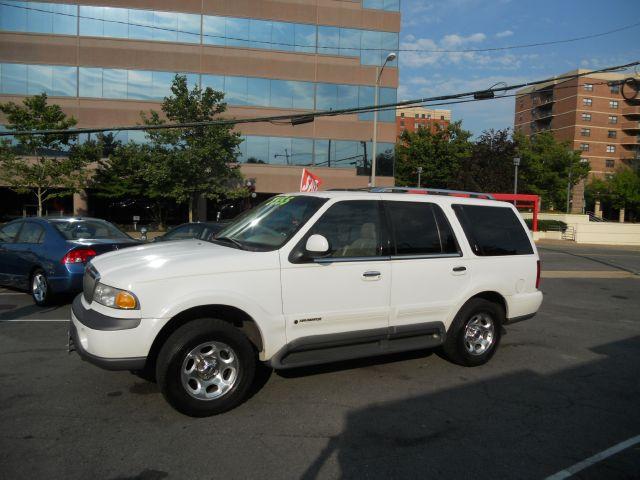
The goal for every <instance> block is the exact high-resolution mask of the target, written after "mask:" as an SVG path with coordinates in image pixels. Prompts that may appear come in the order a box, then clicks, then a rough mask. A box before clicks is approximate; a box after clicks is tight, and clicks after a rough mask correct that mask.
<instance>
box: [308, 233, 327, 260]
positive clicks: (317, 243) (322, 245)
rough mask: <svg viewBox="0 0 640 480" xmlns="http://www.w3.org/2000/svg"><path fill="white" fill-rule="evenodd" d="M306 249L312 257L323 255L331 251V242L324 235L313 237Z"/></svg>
mask: <svg viewBox="0 0 640 480" xmlns="http://www.w3.org/2000/svg"><path fill="white" fill-rule="evenodd" d="M304 249H305V250H306V251H307V253H310V254H312V255H322V254H324V253H327V252H328V251H329V241H328V240H327V239H326V237H324V236H322V235H318V234H316V235H311V236H310V237H309V238H308V239H307V244H306V245H305V247H304Z"/></svg>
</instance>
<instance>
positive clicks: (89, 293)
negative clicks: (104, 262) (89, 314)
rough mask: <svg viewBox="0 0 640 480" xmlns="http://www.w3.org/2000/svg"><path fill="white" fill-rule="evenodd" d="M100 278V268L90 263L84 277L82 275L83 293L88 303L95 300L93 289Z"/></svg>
mask: <svg viewBox="0 0 640 480" xmlns="http://www.w3.org/2000/svg"><path fill="white" fill-rule="evenodd" d="M99 278H100V275H98V270H96V269H95V267H94V266H93V265H91V263H89V264H88V265H87V268H85V270H84V277H82V295H83V296H84V299H85V300H86V301H87V303H91V301H92V300H93V291H94V290H95V288H96V283H98V279H99Z"/></svg>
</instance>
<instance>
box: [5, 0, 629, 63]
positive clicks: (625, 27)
mask: <svg viewBox="0 0 640 480" xmlns="http://www.w3.org/2000/svg"><path fill="white" fill-rule="evenodd" d="M0 5H4V6H6V7H12V8H19V9H23V10H30V11H36V12H44V13H49V14H52V15H61V16H66V17H72V18H80V19H84V20H95V21H101V22H109V23H113V24H118V25H128V26H132V27H140V28H150V29H153V30H158V31H164V32H171V33H183V34H188V35H198V36H202V37H203V38H204V37H206V38H217V39H221V40H232V41H237V42H246V43H247V45H246V46H249V45H248V44H250V43H253V44H268V45H277V46H282V47H294V48H295V47H299V48H317V49H323V50H357V51H376V52H380V51H387V50H389V49H388V48H371V47H341V46H320V45H310V44H309V45H304V44H298V43H287V42H273V41H267V40H251V39H248V38H241V37H227V36H224V35H212V34H208V33H204V32H190V31H185V30H180V29H177V28H168V27H160V26H156V25H147V24H144V23H131V22H128V21H127V22H125V21H122V20H111V19H104V18H97V17H91V16H85V15H79V14H77V15H74V14H71V13H64V12H52V11H50V10H46V9H42V8H36V7H27V6H24V5H12V4H9V3H4V2H0ZM132 10H140V9H132ZM140 11H153V10H140ZM175 13H186V12H175ZM191 15H202V14H191ZM203 16H206V15H203ZM266 21H269V20H266ZM285 23H286V22H285ZM308 25H312V24H308ZM328 26H329V25H328ZM638 26H640V22H636V23H631V24H628V25H623V26H621V27H618V28H614V29H611V30H607V31H604V32H599V33H593V34H590V35H583V36H580V37H572V38H564V39H560V40H550V41H545V42H535V43H525V44H518V45H507V46H503V47H487V48H466V49H426V48H397V49H393V50H396V51H398V52H417V53H472V52H478V53H479V52H497V51H504V50H517V49H523V48H534V47H544V46H549V45H559V44H565V43H572V42H579V41H582V40H590V39H594V38H600V37H604V36H607V35H613V34H614V33H619V32H622V31H625V30H630V29H632V28H636V27H638ZM390 33H393V32H390ZM78 34H79V33H78ZM115 38H119V37H115Z"/></svg>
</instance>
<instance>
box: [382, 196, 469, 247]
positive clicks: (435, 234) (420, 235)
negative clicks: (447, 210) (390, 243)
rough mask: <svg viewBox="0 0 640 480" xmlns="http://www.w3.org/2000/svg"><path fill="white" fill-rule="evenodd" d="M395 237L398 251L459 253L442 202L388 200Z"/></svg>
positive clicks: (387, 206)
mask: <svg viewBox="0 0 640 480" xmlns="http://www.w3.org/2000/svg"><path fill="white" fill-rule="evenodd" d="M385 208H386V209H387V212H388V213H389V218H390V220H391V225H392V230H393V235H394V239H395V242H394V243H395V255H439V254H443V253H446V254H457V253H458V247H457V244H456V240H455V237H454V236H453V232H452V231H451V227H450V226H449V222H448V221H447V219H446V217H445V216H444V213H443V212H442V210H441V209H440V207H439V206H437V205H434V204H431V203H425V202H389V201H387V202H385Z"/></svg>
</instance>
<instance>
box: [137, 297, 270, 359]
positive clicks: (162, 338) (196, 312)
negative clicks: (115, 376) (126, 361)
mask: <svg viewBox="0 0 640 480" xmlns="http://www.w3.org/2000/svg"><path fill="white" fill-rule="evenodd" d="M207 317H209V318H217V319H218V320H222V321H225V322H228V323H229V324H231V325H233V326H234V327H236V328H238V329H239V330H240V331H242V332H243V333H244V334H245V335H246V336H247V338H248V339H249V341H250V342H251V344H252V345H253V346H254V348H255V349H256V351H257V352H258V353H259V352H261V351H262V350H264V340H263V335H262V332H261V331H260V327H259V326H258V324H257V322H256V321H255V320H254V319H253V317H251V315H249V314H248V313H247V312H245V311H244V310H242V309H240V308H238V307H234V306H231V305H223V304H210V305H198V306H195V307H191V308H187V309H186V310H183V311H182V312H179V313H177V314H176V315H174V316H173V317H172V318H171V319H170V320H169V321H168V322H167V323H166V324H165V325H164V326H163V327H162V328H161V329H160V331H159V332H158V334H157V335H156V337H155V338H154V340H153V343H152V344H151V348H150V349H149V354H148V355H147V365H146V368H147V369H149V370H150V371H151V372H153V371H155V362H156V360H157V358H158V354H159V353H160V349H161V348H162V346H163V345H164V343H165V342H166V341H167V339H168V338H169V337H170V336H171V334H172V333H173V332H175V331H176V330H177V329H178V328H180V327H181V326H182V325H185V324H186V323H188V322H190V321H192V320H196V319H198V318H207Z"/></svg>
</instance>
